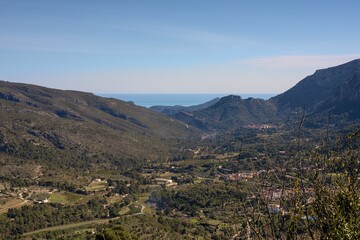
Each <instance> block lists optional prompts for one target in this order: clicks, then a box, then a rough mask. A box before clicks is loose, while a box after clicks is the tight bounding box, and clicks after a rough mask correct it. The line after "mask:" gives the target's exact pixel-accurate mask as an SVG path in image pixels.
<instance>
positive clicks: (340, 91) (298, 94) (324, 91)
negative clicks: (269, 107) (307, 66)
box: [270, 59, 360, 118]
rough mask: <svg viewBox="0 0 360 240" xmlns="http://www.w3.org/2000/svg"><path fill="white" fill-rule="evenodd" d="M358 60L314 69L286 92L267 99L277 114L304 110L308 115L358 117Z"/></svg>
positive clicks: (359, 81)
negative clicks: (275, 108)
mask: <svg viewBox="0 0 360 240" xmlns="http://www.w3.org/2000/svg"><path fill="white" fill-rule="evenodd" d="M359 75H360V60H359V59H357V60H354V61H351V62H348V63H345V64H342V65H339V66H336V67H331V68H327V69H322V70H317V71H316V72H315V73H314V74H313V75H311V76H308V77H306V78H305V79H303V80H302V81H300V82H299V83H298V84H296V85H295V86H294V87H292V88H291V89H289V90H288V91H286V92H284V93H283V94H280V95H278V96H275V97H273V98H271V99H270V101H272V102H274V103H275V104H276V105H277V107H278V111H279V112H280V113H283V112H288V111H289V110H294V109H298V108H305V109H306V111H308V112H311V113H325V112H328V113H333V114H344V113H348V114H350V115H351V116H352V118H359V117H360V115H359V107H360V105H359V103H360V78H359Z"/></svg>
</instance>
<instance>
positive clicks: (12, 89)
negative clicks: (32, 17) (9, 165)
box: [0, 81, 198, 167]
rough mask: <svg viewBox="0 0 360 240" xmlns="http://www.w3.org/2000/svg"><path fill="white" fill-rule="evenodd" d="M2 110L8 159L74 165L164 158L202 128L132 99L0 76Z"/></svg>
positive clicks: (1, 141) (2, 147)
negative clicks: (42, 85)
mask: <svg viewBox="0 0 360 240" xmlns="http://www.w3.org/2000/svg"><path fill="white" fill-rule="evenodd" d="M0 115H1V118H0V155H1V156H6V157H4V158H3V159H6V158H8V157H10V158H11V157H13V159H37V160H39V161H42V162H52V164H55V165H62V166H64V165H69V166H72V167H79V166H84V165H91V164H93V163H96V162H102V163H107V164H112V163H114V162H117V164H118V165H121V164H125V162H124V161H123V160H124V159H132V160H133V161H140V160H141V161H143V160H145V159H146V160H155V159H164V158H166V157H167V156H168V153H169V151H171V149H172V148H174V146H175V144H174V143H173V142H175V140H176V139H184V138H188V137H192V136H195V135H197V134H198V130H196V129H194V128H192V127H189V126H186V125H185V124H184V123H182V122H179V121H177V120H174V119H170V118H169V117H167V116H165V115H163V114H159V113H155V112H153V111H150V110H148V109H146V108H143V107H139V106H136V105H133V104H131V103H127V102H123V101H120V100H116V99H109V98H103V97H98V96H96V95H94V94H91V93H85V92H77V91H63V90H56V89H50V88H45V87H40V86H35V85H28V84H20V83H10V82H5V81H0ZM60 162H61V163H60ZM0 164H3V162H1V161H0Z"/></svg>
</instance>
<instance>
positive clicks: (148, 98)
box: [96, 93, 277, 108]
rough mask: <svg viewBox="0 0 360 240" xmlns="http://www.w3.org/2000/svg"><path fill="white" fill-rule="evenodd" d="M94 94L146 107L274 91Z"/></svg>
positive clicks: (267, 95)
mask: <svg viewBox="0 0 360 240" xmlns="http://www.w3.org/2000/svg"><path fill="white" fill-rule="evenodd" d="M96 95H98V96H101V97H107V98H115V99H119V100H122V101H125V102H133V103H134V104H136V105H139V106H143V107H146V108H149V107H152V106H175V105H180V106H186V107H188V106H193V105H198V104H202V103H205V102H208V101H210V100H213V99H214V98H218V97H219V98H221V97H225V96H228V95H238V96H241V97H242V98H244V99H246V98H249V97H252V98H261V99H265V100H267V99H269V98H271V97H273V96H276V95H277V94H276V93H273V94H271V93H239V94H230V93H229V94H227V93H190V94H189V93H97V94H96Z"/></svg>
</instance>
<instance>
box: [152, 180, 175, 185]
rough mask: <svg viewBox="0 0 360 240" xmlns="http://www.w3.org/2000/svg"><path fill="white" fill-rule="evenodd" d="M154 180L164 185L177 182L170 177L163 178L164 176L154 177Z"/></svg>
mask: <svg viewBox="0 0 360 240" xmlns="http://www.w3.org/2000/svg"><path fill="white" fill-rule="evenodd" d="M155 182H156V184H159V185H161V184H165V185H166V186H173V185H177V183H175V182H174V181H173V180H171V179H165V178H155Z"/></svg>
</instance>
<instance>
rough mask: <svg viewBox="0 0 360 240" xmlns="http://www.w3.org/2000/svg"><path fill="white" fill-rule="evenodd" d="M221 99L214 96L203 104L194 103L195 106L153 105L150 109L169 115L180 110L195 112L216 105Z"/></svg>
mask: <svg viewBox="0 0 360 240" xmlns="http://www.w3.org/2000/svg"><path fill="white" fill-rule="evenodd" d="M219 100H220V98H214V99H212V100H210V101H208V102H206V103H202V104H198V105H193V106H189V107H185V106H180V105H176V106H152V107H150V108H149V109H150V110H152V111H155V112H159V113H163V114H166V115H168V116H171V115H174V114H176V113H180V112H194V111H198V110H202V109H205V108H207V107H210V106H212V105H214V104H215V103H217V102H218V101H219Z"/></svg>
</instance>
